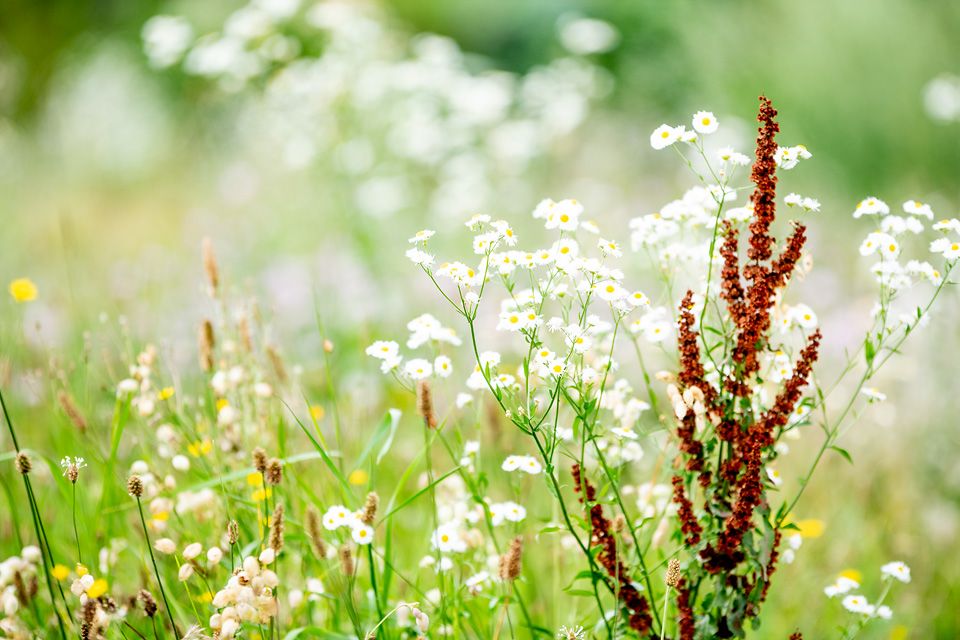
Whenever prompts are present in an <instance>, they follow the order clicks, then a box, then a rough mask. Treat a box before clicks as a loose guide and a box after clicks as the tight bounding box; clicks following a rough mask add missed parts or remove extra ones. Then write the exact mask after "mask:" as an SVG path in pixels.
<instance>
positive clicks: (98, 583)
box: [87, 578, 107, 598]
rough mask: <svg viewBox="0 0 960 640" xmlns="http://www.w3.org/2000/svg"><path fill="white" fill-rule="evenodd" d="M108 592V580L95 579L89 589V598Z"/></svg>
mask: <svg viewBox="0 0 960 640" xmlns="http://www.w3.org/2000/svg"><path fill="white" fill-rule="evenodd" d="M106 592H107V581H106V580H104V579H103V578H100V579H99V580H94V581H93V584H92V585H90V588H89V589H87V597H88V598H99V597H100V596H102V595H103V594H105V593H106Z"/></svg>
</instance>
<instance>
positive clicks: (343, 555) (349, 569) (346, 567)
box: [338, 545, 356, 576]
mask: <svg viewBox="0 0 960 640" xmlns="http://www.w3.org/2000/svg"><path fill="white" fill-rule="evenodd" d="M338 554H339V556H340V570H341V571H343V573H344V575H347V576H352V575H353V573H354V570H355V568H356V567H354V565H353V552H352V551H350V547H348V546H347V545H343V546H342V547H340V551H339V552H338Z"/></svg>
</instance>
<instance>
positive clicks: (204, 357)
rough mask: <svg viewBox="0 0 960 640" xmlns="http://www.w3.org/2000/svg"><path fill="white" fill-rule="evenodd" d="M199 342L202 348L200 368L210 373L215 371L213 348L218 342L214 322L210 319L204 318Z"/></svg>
mask: <svg viewBox="0 0 960 640" xmlns="http://www.w3.org/2000/svg"><path fill="white" fill-rule="evenodd" d="M197 342H198V344H199V348H200V368H201V369H203V370H204V371H206V372H208V373H209V372H210V371H213V366H214V361H213V349H214V347H215V346H216V343H217V342H216V336H215V335H214V333H213V323H212V322H210V321H209V320H204V321H203V322H202V323H201V324H200V333H199V336H198V338H197Z"/></svg>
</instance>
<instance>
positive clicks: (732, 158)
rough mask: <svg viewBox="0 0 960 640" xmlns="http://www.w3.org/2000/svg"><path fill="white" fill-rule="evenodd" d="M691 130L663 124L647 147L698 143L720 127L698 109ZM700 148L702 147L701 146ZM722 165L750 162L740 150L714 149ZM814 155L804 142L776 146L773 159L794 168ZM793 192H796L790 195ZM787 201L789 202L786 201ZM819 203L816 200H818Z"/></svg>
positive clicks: (683, 126)
mask: <svg viewBox="0 0 960 640" xmlns="http://www.w3.org/2000/svg"><path fill="white" fill-rule="evenodd" d="M690 124H691V126H692V128H691V129H687V127H686V125H682V124H681V125H669V124H662V125H660V126H659V127H657V128H656V129H654V130H653V133H651V134H650V146H651V147H653V148H654V149H656V150H658V151H659V150H660V149H666V148H667V147H671V146H673V145H674V144H676V143H678V142H681V143H683V142H685V143H688V144H691V145H693V144H697V143H698V142H699V141H700V137H701V136H704V135H710V134H711V133H715V132H716V131H717V130H718V129H719V128H720V121H719V120H718V119H717V117H716V116H715V115H713V112H712V111H697V112H696V113H695V114H693V117H692V118H691V119H690ZM701 148H702V147H701ZM717 157H718V158H719V160H720V162H721V164H722V165H725V164H730V165H733V166H739V167H745V166H747V165H749V164H750V158H749V157H747V156H746V155H745V154H743V153H739V152H737V151H735V150H733V149H732V148H730V147H723V148H722V149H720V150H719V151H718V152H717ZM811 157H813V156H812V155H811V153H810V152H809V151H808V150H807V148H806V147H805V146H804V145H802V144H801V145H796V146H793V147H777V151H776V154H775V155H774V160H775V161H776V163H777V166H778V167H780V168H781V169H793V168H794V167H796V166H797V164H798V163H799V162H800V161H801V160H807V159H809V158H811ZM792 195H794V196H795V195H796V194H792ZM809 202H810V203H816V200H810V201H809ZM788 204H789V203H788ZM817 206H819V203H817ZM805 208H808V209H810V210H814V211H816V210H817V207H805Z"/></svg>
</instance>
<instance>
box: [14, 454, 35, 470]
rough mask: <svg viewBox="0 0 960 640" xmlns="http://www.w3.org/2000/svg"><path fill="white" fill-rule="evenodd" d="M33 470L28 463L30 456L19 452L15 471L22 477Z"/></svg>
mask: <svg viewBox="0 0 960 640" xmlns="http://www.w3.org/2000/svg"><path fill="white" fill-rule="evenodd" d="M31 469H33V464H32V463H31V462H30V456H28V455H27V454H26V453H24V452H23V451H21V452H20V453H18V454H17V471H19V472H20V473H22V474H23V475H27V474H28V473H30V470H31Z"/></svg>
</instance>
